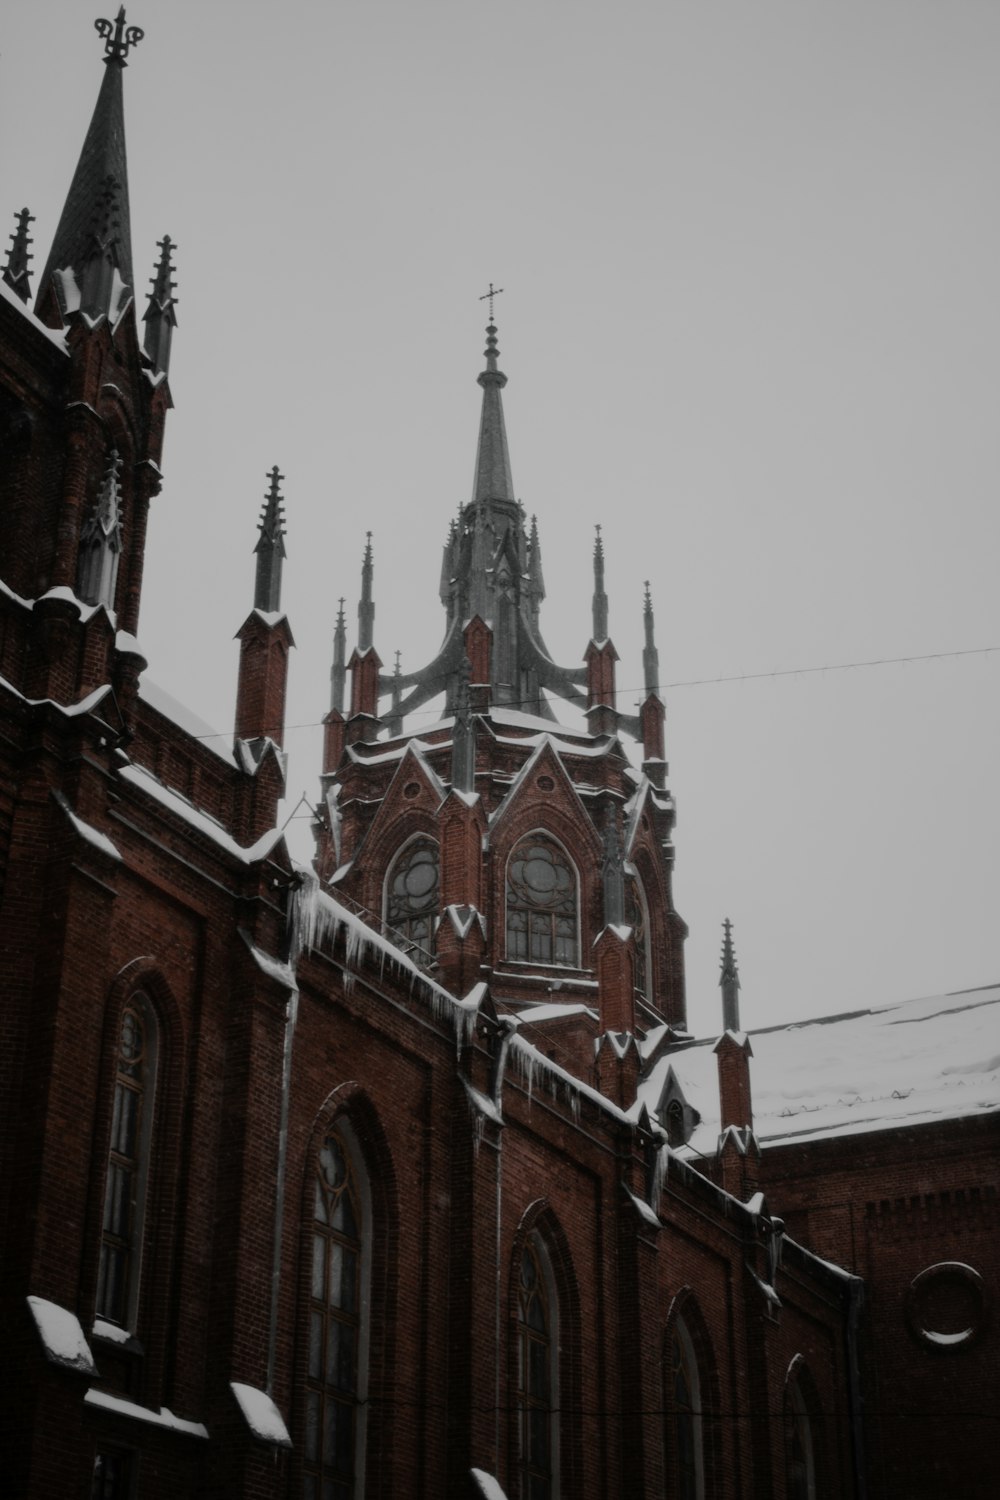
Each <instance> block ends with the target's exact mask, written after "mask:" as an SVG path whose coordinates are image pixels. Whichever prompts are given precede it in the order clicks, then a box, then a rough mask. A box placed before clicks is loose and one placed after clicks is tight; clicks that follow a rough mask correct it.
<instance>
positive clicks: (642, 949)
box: [625, 877, 649, 999]
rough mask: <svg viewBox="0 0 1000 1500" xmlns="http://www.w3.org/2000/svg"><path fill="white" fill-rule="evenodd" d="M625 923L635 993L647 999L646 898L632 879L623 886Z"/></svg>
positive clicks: (647, 945)
mask: <svg viewBox="0 0 1000 1500" xmlns="http://www.w3.org/2000/svg"><path fill="white" fill-rule="evenodd" d="M625 921H626V922H627V923H628V925H629V927H631V929H632V941H633V946H634V955H633V963H634V971H633V972H634V984H635V989H636V993H637V994H639V995H642V996H643V997H644V998H645V999H648V998H649V923H648V921H647V920H646V898H645V896H644V895H643V892H642V888H641V886H640V885H639V882H638V881H637V880H636V879H635V878H634V877H633V878H632V879H630V880H628V881H627V882H626V885H625Z"/></svg>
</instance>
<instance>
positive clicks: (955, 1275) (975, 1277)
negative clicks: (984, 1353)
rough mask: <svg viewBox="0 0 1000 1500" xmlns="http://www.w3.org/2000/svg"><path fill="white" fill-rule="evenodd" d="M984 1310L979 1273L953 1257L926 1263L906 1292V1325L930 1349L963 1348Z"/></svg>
mask: <svg viewBox="0 0 1000 1500" xmlns="http://www.w3.org/2000/svg"><path fill="white" fill-rule="evenodd" d="M985 1312H986V1293H985V1290H984V1287H983V1280H982V1277H981V1276H980V1275H979V1272H978V1271H974V1270H973V1269H972V1267H971V1266H966V1265H963V1263H962V1262H961V1261H957V1260H945V1261H941V1262H939V1263H938V1264H937V1265H936V1266H928V1267H927V1269H926V1270H925V1271H921V1273H920V1275H919V1276H917V1277H916V1278H915V1279H914V1280H913V1282H912V1283H911V1285H910V1290H909V1292H908V1293H907V1298H906V1315H907V1320H908V1321H909V1324H910V1327H911V1329H912V1330H913V1332H914V1333H915V1334H916V1336H917V1338H918V1339H920V1341H921V1343H923V1344H927V1345H929V1346H930V1347H931V1348H932V1349H944V1350H949V1349H963V1348H965V1347H966V1345H968V1344H970V1343H971V1342H972V1341H973V1339H974V1338H975V1337H976V1336H977V1334H978V1333H979V1331H980V1329H981V1328H982V1325H983V1322H984V1315H985Z"/></svg>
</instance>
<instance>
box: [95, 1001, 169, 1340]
mask: <svg viewBox="0 0 1000 1500" xmlns="http://www.w3.org/2000/svg"><path fill="white" fill-rule="evenodd" d="M157 1040H158V1039H157V1029H156V1020H155V1017H154V1015H153V1009H152V1006H151V1005H150V1004H149V1001H148V1000H147V999H146V997H145V995H134V996H133V997H132V999H131V1000H130V1001H129V1002H128V1004H127V1005H126V1007H125V1011H124V1014H123V1015H122V1024H121V1030H120V1031H119V1034H118V1055H117V1059H116V1065H115V1093H114V1101H113V1104H112V1111H111V1143H110V1146H109V1149H108V1172H107V1179H106V1182H105V1188H104V1218H103V1220H102V1224H101V1254H100V1262H99V1266H98V1276H97V1316H98V1317H99V1318H104V1319H106V1320H107V1321H108V1322H109V1323H117V1324H118V1325H119V1327H121V1328H127V1329H129V1330H134V1328H135V1323H136V1313H137V1309H138V1301H139V1272H140V1267H141V1261H142V1239H143V1227H144V1223H145V1217H146V1200H147V1196H148V1192H149V1162H150V1150H151V1145H152V1138H153V1099H154V1094H155V1091H156V1061H157Z"/></svg>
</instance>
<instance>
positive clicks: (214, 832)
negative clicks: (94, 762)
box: [118, 765, 281, 865]
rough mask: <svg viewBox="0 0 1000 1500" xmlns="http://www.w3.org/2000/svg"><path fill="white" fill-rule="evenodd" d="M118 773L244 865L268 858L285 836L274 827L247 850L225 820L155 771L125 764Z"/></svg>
mask: <svg viewBox="0 0 1000 1500" xmlns="http://www.w3.org/2000/svg"><path fill="white" fill-rule="evenodd" d="M118 774H119V776H121V777H122V779H123V780H124V781H128V782H130V783H131V784H132V785H133V786H135V787H138V788H139V789H140V790H141V791H143V792H146V793H147V794H148V795H149V796H150V797H152V798H154V800H155V801H157V802H159V803H160V804H161V805H162V806H163V807H166V808H169V809H170V811H171V812H173V813H176V815H177V816H178V817H179V818H183V819H184V821H185V823H188V824H190V826H191V827H192V828H195V829H197V831H198V832H199V833H202V834H204V835H205V837H206V838H209V839H211V840H212V842H213V843H214V844H217V845H218V847H219V848H220V849H224V850H225V852H226V853H227V854H230V855H232V856H233V858H234V859H238V860H240V861H241V862H242V863H243V864H247V865H252V864H255V863H256V862H257V860H259V859H264V858H265V857H266V856H267V855H268V854H270V852H271V850H272V849H273V848H274V846H275V844H277V843H278V841H279V840H280V838H281V829H280V828H271V829H269V830H268V832H267V833H265V834H264V835H263V836H262V837H261V838H259V839H258V840H257V842H256V843H255V844H251V845H250V847H249V848H248V849H244V848H243V847H242V845H240V844H238V843H237V842H236V840H235V839H234V838H233V837H232V836H231V835H230V834H229V833H227V832H226V830H225V829H224V828H223V826H222V824H221V823H219V822H217V821H216V820H215V818H213V817H211V816H210V815H209V814H208V813H206V812H202V810H201V809H200V808H198V807H195V805H194V803H193V802H189V801H188V800H187V798H186V797H182V796H181V794H180V792H175V791H173V790H172V789H171V788H170V787H168V786H164V784H163V782H162V781H160V780H159V779H158V778H157V777H156V776H154V775H153V773H152V771H147V770H146V769H145V768H144V767H142V766H132V765H128V766H122V767H121V768H120V769H119V772H118Z"/></svg>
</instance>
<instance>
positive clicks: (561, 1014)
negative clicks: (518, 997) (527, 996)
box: [517, 1003, 598, 1026]
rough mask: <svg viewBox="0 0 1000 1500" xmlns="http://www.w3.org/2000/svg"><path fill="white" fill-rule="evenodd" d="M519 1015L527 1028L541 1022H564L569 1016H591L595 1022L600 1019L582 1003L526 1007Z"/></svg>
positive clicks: (594, 1011)
mask: <svg viewBox="0 0 1000 1500" xmlns="http://www.w3.org/2000/svg"><path fill="white" fill-rule="evenodd" d="M517 1014H518V1017H519V1018H520V1020H522V1021H523V1022H524V1024H525V1025H526V1026H534V1025H536V1024H537V1023H538V1022H539V1021H564V1020H566V1018H567V1017H568V1016H591V1017H592V1018H593V1019H594V1020H595V1021H596V1020H597V1019H598V1016H597V1012H596V1010H591V1008H590V1006H589V1005H583V1004H580V1003H577V1004H576V1005H526V1006H525V1007H524V1009H523V1010H519V1011H518V1013H517Z"/></svg>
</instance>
